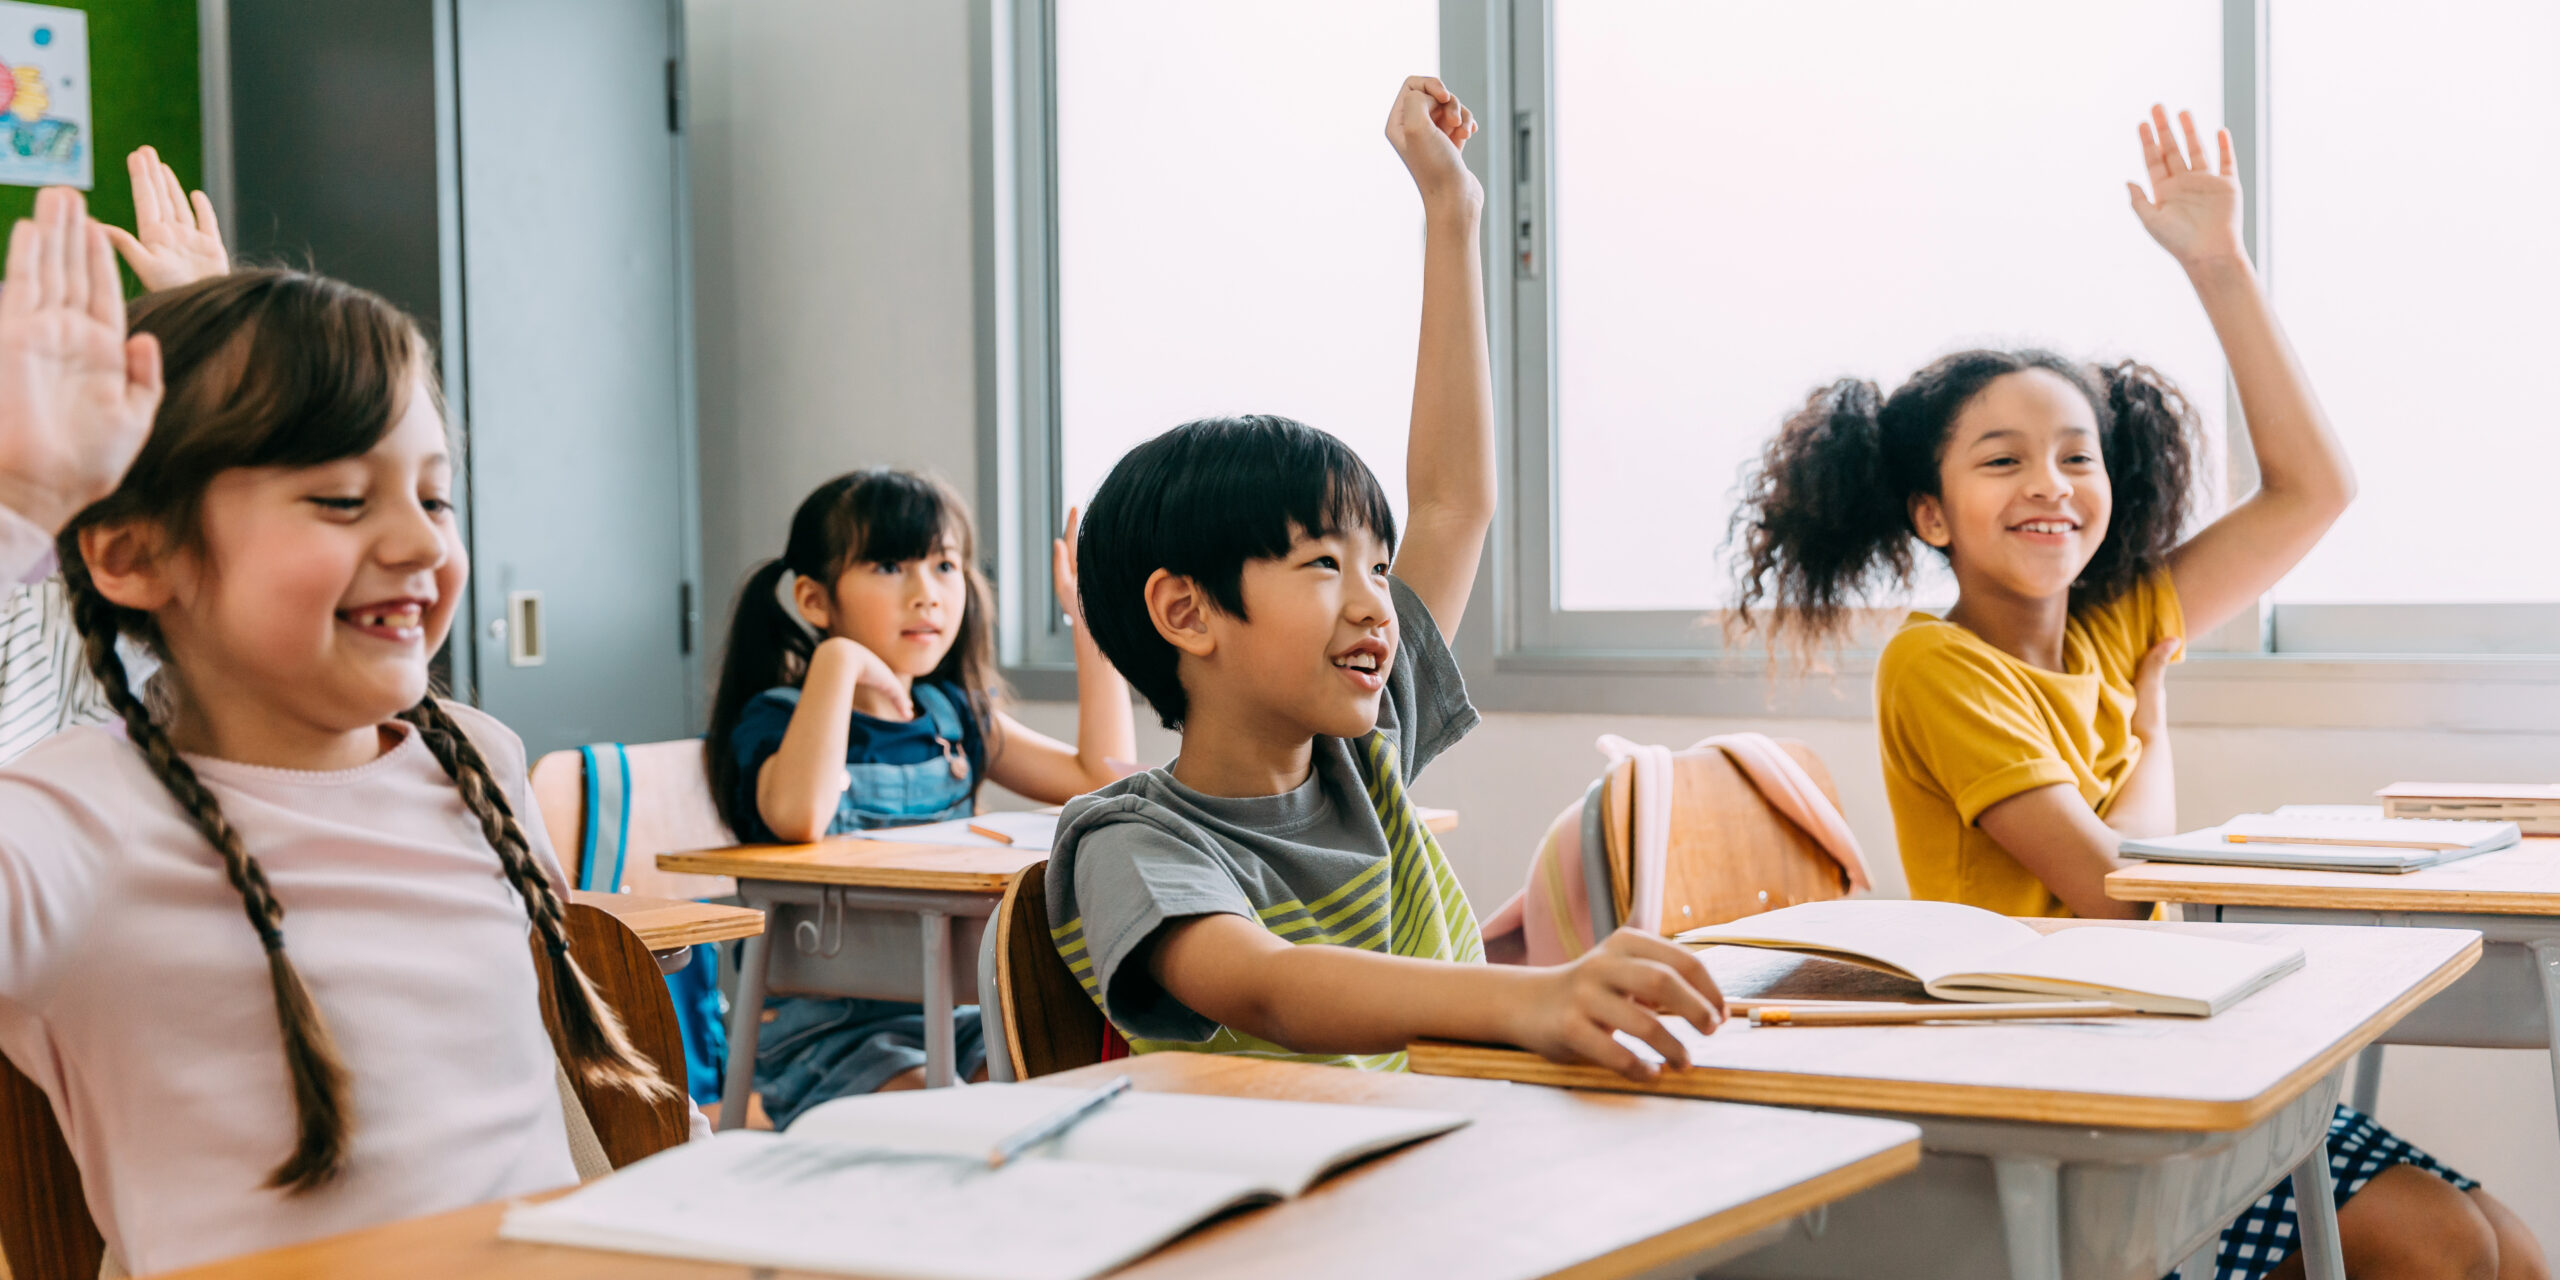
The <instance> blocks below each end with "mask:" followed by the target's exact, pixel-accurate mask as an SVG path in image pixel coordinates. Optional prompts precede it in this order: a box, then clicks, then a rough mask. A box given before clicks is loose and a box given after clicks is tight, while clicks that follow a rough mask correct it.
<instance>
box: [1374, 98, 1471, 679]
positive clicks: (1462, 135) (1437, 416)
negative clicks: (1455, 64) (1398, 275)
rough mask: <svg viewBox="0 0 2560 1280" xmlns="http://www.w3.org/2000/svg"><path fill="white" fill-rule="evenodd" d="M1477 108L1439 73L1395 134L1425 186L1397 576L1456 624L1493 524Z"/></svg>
mask: <svg viewBox="0 0 2560 1280" xmlns="http://www.w3.org/2000/svg"><path fill="white" fill-rule="evenodd" d="M1475 131H1476V122H1475V116H1474V115H1473V114H1471V113H1470V112H1468V110H1467V109H1466V107H1465V106H1463V105H1461V104H1460V103H1459V101H1458V99H1457V97H1456V96H1455V95H1453V94H1451V93H1450V92H1449V90H1448V89H1447V88H1446V87H1444V86H1443V85H1442V84H1441V83H1440V82H1439V81H1438V80H1436V79H1433V78H1432V77H1430V76H1415V77H1413V78H1412V79H1409V80H1407V81H1405V82H1404V88H1403V89H1401V90H1399V91H1397V94H1396V103H1395V107H1394V108H1393V109H1392V110H1391V111H1390V112H1389V113H1388V115H1387V141H1389V142H1391V143H1393V144H1395V149H1396V154H1397V155H1399V156H1402V157H1403V158H1404V163H1405V167H1406V168H1407V169H1409V170H1411V171H1412V173H1413V181H1414V185H1415V186H1416V187H1418V188H1420V189H1421V192H1422V212H1423V221H1424V224H1425V229H1426V233H1425V238H1424V242H1423V250H1422V342H1421V351H1420V354H1419V355H1418V356H1417V357H1416V359H1415V362H1414V371H1413V425H1412V428H1411V432H1410V436H1409V441H1408V443H1407V444H1406V446H1405V500H1406V512H1405V536H1404V545H1403V546H1402V547H1401V548H1400V549H1399V550H1398V551H1397V554H1396V561H1395V571H1396V576H1397V577H1399V578H1402V579H1404V581H1405V585H1407V586H1410V587H1412V588H1413V591H1414V594H1415V595H1418V596H1420V597H1422V603H1423V604H1425V605H1427V606H1429V607H1430V609H1431V616H1432V618H1433V619H1435V620H1437V621H1438V622H1439V624H1440V634H1441V635H1442V637H1444V638H1446V637H1450V636H1454V635H1456V634H1457V631H1458V619H1459V616H1460V615H1462V614H1464V613H1465V612H1466V609H1467V596H1468V594H1469V593H1470V592H1472V591H1473V590H1474V589H1475V581H1476V562H1477V561H1478V560H1479V559H1481V558H1482V556H1483V554H1484V539H1485V531H1486V530H1487V529H1488V528H1490V527H1491V526H1492V524H1493V505H1494V492H1495V489H1494V474H1493V364H1492V359H1491V357H1490V356H1489V355H1488V354H1487V353H1486V349H1485V342H1486V338H1485V327H1484V326H1485V320H1484V262H1483V255H1482V253H1481V251H1480V245H1479V240H1478V227H1479V224H1480V223H1481V221H1482V217H1483V213H1484V188H1483V187H1482V186H1480V185H1478V184H1477V182H1476V179H1475V175H1474V174H1472V173H1469V172H1467V166H1466V162H1465V160H1464V159H1463V158H1461V157H1460V155H1459V150H1460V149H1461V148H1462V147H1464V146H1465V145H1466V141H1467V139H1468V138H1470V137H1473V136H1474V135H1475Z"/></svg>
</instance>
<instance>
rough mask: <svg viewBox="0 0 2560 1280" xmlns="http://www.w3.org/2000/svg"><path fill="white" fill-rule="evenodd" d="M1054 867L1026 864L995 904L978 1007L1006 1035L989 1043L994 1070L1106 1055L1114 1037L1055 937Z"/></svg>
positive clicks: (1086, 1061)
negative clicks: (1052, 907)
mask: <svg viewBox="0 0 2560 1280" xmlns="http://www.w3.org/2000/svg"><path fill="white" fill-rule="evenodd" d="M1048 870H1049V866H1048V864H1047V863H1045V862H1035V863H1033V864H1031V865H1030V866H1028V867H1025V868H1023V869H1022V873H1021V874H1020V875H1017V876H1015V877H1014V878H1013V883H1012V884H1011V885H1009V886H1007V887H1006V888H1005V891H1004V900H1003V901H1002V902H1000V903H998V904H997V906H996V912H995V922H994V923H995V927H994V928H992V929H989V930H988V931H987V940H986V943H985V947H984V949H983V951H982V953H981V956H982V958H981V961H980V963H979V966H978V972H979V975H980V976H979V987H978V1003H979V1013H980V1014H981V1016H983V1017H984V1018H985V1019H986V1021H987V1024H988V1030H989V1031H991V1032H993V1033H994V1034H993V1035H992V1036H991V1037H990V1038H991V1040H996V1041H1001V1042H1002V1047H1001V1050H999V1048H998V1046H997V1045H996V1044H993V1043H991V1044H989V1045H988V1046H987V1050H988V1058H989V1067H990V1075H991V1076H992V1075H994V1071H993V1068H994V1067H996V1066H997V1065H999V1059H1000V1060H1001V1065H1003V1066H1006V1067H1008V1068H1010V1070H1011V1072H1012V1074H1011V1075H1010V1076H999V1077H996V1078H1002V1079H1013V1080H1029V1079H1031V1078H1033V1077H1035V1076H1045V1075H1049V1074H1051V1073H1053V1072H1059V1071H1065V1070H1068V1069H1070V1068H1073V1067H1084V1066H1091V1065H1092V1064H1094V1063H1097V1062H1100V1061H1102V1060H1103V1057H1104V1044H1105V1042H1106V1041H1108V1040H1109V1039H1110V1034H1109V1031H1108V1029H1107V1028H1106V1027H1105V1026H1104V1025H1103V1021H1102V1011H1101V1010H1099V1009H1096V1008H1094V1007H1093V998H1092V997H1090V996H1087V995H1086V994H1085V993H1084V984H1083V983H1081V982H1079V981H1077V980H1076V975H1075V973H1074V972H1073V971H1071V970H1069V969H1068V968H1067V962H1066V961H1065V960H1063V959H1061V958H1059V956H1058V947H1057V944H1056V943H1055V942H1053V941H1051V939H1050V937H1049V894H1048V888H1047V885H1048Z"/></svg>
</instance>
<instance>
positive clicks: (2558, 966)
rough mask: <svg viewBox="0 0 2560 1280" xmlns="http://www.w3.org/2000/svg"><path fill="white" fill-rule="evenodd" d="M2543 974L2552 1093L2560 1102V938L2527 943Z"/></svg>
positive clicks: (2535, 964)
mask: <svg viewBox="0 0 2560 1280" xmlns="http://www.w3.org/2000/svg"><path fill="white" fill-rule="evenodd" d="M2526 945H2527V946H2529V947H2531V948H2532V949H2533V967H2534V968H2535V969H2536V970H2537V971H2539V972H2540V973H2541V974H2542V1022H2543V1025H2544V1027H2545V1028H2547V1029H2548V1032H2549V1034H2550V1036H2551V1096H2552V1101H2553V1102H2554V1103H2555V1104H2560V939H2548V940H2544V941H2541V942H2532V943H2527V944H2526Z"/></svg>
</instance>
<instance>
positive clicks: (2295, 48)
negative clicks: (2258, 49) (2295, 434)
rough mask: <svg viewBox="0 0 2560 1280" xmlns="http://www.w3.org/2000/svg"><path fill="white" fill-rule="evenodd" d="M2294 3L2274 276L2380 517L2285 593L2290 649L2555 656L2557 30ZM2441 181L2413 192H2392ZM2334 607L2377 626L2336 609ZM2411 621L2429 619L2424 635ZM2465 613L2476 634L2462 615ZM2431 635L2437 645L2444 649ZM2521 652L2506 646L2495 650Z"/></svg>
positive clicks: (2369, 3) (2521, 6)
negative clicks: (2504, 621) (2550, 372)
mask: <svg viewBox="0 0 2560 1280" xmlns="http://www.w3.org/2000/svg"><path fill="white" fill-rule="evenodd" d="M2409 17H2410V15H2409V11H2408V10H2407V9H2406V8H2405V7H2401V6H2397V5H2387V4H2382V3H2376V2H2375V0H2275V3H2274V5H2273V8H2272V11H2271V13H2270V14H2269V19H2268V28H2269V45H2270V48H2269V59H2270V66H2269V71H2270V79H2271V81H2272V83H2273V84H2274V85H2275V87H2276V94H2277V102H2276V108H2277V109H2276V110H2274V111H2273V112H2272V126H2273V127H2272V139H2271V146H2270V148H2269V152H2268V156H2269V185H2270V186H2271V188H2272V191H2271V192H2270V200H2269V205H2268V212H2269V215H2270V217H2271V226H2270V228H2269V231H2270V236H2271V238H2272V240H2273V248H2274V253H2273V255H2272V261H2271V262H2270V264H2269V266H2270V268H2271V274H2272V276H2273V278H2274V283H2275V290H2276V298H2277V303H2278V305H2279V306H2280V307H2281V309H2282V311H2283V314H2284V317H2285V322H2286V324H2287V326H2288V327H2289V329H2290V331H2291V332H2292V335H2293V338H2294V342H2295V344H2296V345H2297V347H2298V348H2299V350H2300V352H2301V356H2302V360H2303V363H2304V364H2305V365H2306V366H2307V367H2308V368H2309V371H2310V373H2311V377H2312V382H2313V384H2314V385H2315V386H2317V387H2318V388H2319V390H2320V395H2321V399H2322V401H2323V402H2324V403H2325V404H2326V405H2327V406H2328V409H2329V413H2330V415H2331V417H2332V418H2333V419H2334V421H2335V422H2336V424H2337V427H2338V430H2339V432H2340V433H2341V434H2342V435H2343V436H2345V438H2346V442H2347V446H2348V449H2349V450H2350V452H2351V453H2352V454H2353V456H2354V458H2355V462H2356V472H2357V475H2358V478H2359V480H2360V481H2361V488H2362V496H2361V497H2360V498H2359V499H2358V501H2357V503H2356V505H2355V506H2354V507H2353V508H2351V509H2350V510H2349V511H2348V513H2347V515H2346V517H2345V518H2344V519H2343V520H2341V521H2340V522H2339V523H2338V526H2337V527H2336V528H2335V529H2333V530H2331V531H2330V533H2329V536H2328V537H2327V538H2326V539H2324V540H2323V541H2322V542H2321V544H2320V546H2319V548H2318V549H2317V550H2315V551H2313V552H2312V553H2311V556H2310V558H2309V559H2307V560H2305V561H2304V562H2303V564H2302V566H2301V567H2300V568H2298V569H2296V570H2295V571H2294V572H2293V574H2292V575H2291V576H2290V577H2288V578H2286V579H2285V581H2284V582H2283V583H2281V584H2279V585H2278V586H2277V587H2276V589H2275V591H2274V592H2273V593H2272V594H2273V599H2274V601H2275V603H2276V605H2277V614H2276V620H2275V629H2276V643H2277V647H2278V648H2280V649H2295V648H2331V649H2336V648H2367V649H2390V648H2400V647H2430V648H2439V649H2442V648H2452V647H2462V648H2486V649H2492V650H2496V649H2518V648H2522V649H2526V650H2539V651H2542V652H2550V651H2552V650H2553V649H2555V648H2560V632H2555V631H2554V630H2552V629H2551V628H2550V626H2549V625H2548V620H2549V611H2547V610H2535V611H2530V612H2529V613H2526V612H2525V611H2515V610H2509V611H2505V612H2508V613H2509V614H2510V615H2514V614H2518V613H2523V614H2524V617H2523V618H2518V619H2517V620H2518V621H2523V620H2525V619H2526V618H2533V619H2535V620H2537V621H2540V622H2541V623H2542V625H2539V626H2532V627H2530V628H2529V629H2528V630H2527V631H2526V632H2524V633H2516V632H2514V631H2513V630H2511V629H2508V628H2499V627H2496V626H2493V625H2489V624H2491V623H2493V622H2494V621H2495V620H2496V618H2497V616H2498V614H2499V612H2501V611H2497V610H2461V609H2443V608H2429V609H2426V610H2404V611H2402V613H2403V614H2404V619H2403V620H2404V621H2405V622H2408V623H2412V624H2414V623H2416V622H2418V621H2420V620H2421V619H2423V618H2426V617H2428V616H2432V618H2433V619H2434V620H2435V621H2436V622H2438V623H2444V622H2452V623H2455V624H2457V627H2458V629H2459V630H2460V631H2461V632H2462V633H2463V637H2462V638H2456V637H2448V636H2446V635H2445V634H2444V633H2443V632H2442V630H2441V629H2440V628H2439V627H2420V626H2413V625H2403V626H2383V625H2382V624H2386V623H2388V622H2389V621H2390V619H2387V618H2383V617H2377V616H2376V615H2375V613H2374V611H2373V610H2372V609H2371V608H2370V606H2374V605H2410V604H2425V605H2429V606H2445V605H2478V604H2493V605H2515V604H2518V603H2542V604H2548V603H2551V602H2560V556H2555V555H2554V554H2553V546H2552V538H2551V530H2550V520H2549V517H2548V507H2547V505H2546V504H2548V503H2549V501H2550V487H2551V481H2550V477H2551V474H2552V472H2553V469H2554V467H2555V466H2560V432H2555V431H2554V429H2553V427H2552V424H2551V423H2550V422H2549V421H2548V420H2547V419H2548V417H2549V413H2548V407H2547V397H2546V395H2545V394H2544V393H2543V391H2542V390H2541V387H2542V385H2543V383H2544V376H2543V371H2544V370H2545V369H2546V368H2547V366H2548V365H2549V364H2550V357H2551V353H2552V351H2553V350H2555V349H2560V311H2555V310H2554V309H2553V307H2552V304H2551V299H2552V297H2553V295H2554V294H2555V293H2560V241H2555V240H2554V239H2553V237H2552V235H2551V230H2550V226H2549V222H2550V217H2549V210H2550V209H2551V207H2552V206H2553V204H2555V203H2560V67H2556V66H2554V65H2553V63H2552V61H2551V59H2550V57H2549V56H2548V52H2549V50H2551V49H2552V48H2554V47H2555V46H2560V10H2555V9H2554V8H2553V7H2552V6H2551V5H2549V4H2546V3H2539V2H2537V0H2467V2H2466V3H2463V4H2459V5H2452V6H2447V7H2445V8H2444V9H2441V10H2434V11H2430V13H2429V15H2428V18H2427V20H2426V21H2424V22H2412V21H2410V20H2409ZM2411 165H2415V166H2418V167H2420V168H2422V170H2423V172H2425V173H2426V174H2427V175H2429V176H2428V177H2427V178H2426V179H2424V180H2423V182H2422V183H2419V184H2410V183H2408V182H2406V181H2405V180H2404V179H2401V178H2395V177H2393V176H2391V175H2392V174H2393V173H2395V172H2397V173H2401V174H2407V173H2411V172H2412V169H2411V168H2410V167H2409V166H2411ZM2324 605H2356V606H2367V608H2364V609H2322V608H2317V607H2302V608H2296V607H2294V606H2324ZM2405 615H2416V616H2405ZM2466 615H2468V616H2467V617H2466ZM2429 632H2433V633H2434V634H2432V635H2430V634H2427V633H2429ZM2501 632H2505V634H2500V633H2501Z"/></svg>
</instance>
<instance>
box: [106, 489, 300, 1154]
mask: <svg viewBox="0 0 2560 1280" xmlns="http://www.w3.org/2000/svg"><path fill="white" fill-rule="evenodd" d="M66 541H67V539H66ZM63 577H64V579H65V580H66V581H67V582H68V584H69V586H70V588H71V616H72V622H73V624H74V625H75V626H77V627H78V628H79V630H80V637H81V641H82V643H83V644H84V645H85V646H86V648H87V656H88V660H89V672H90V674H91V675H93V676H95V677H97V681H98V687H99V688H101V689H103V690H105V691H106V695H107V705H109V706H111V707H113V708H115V712H116V714H117V715H118V716H119V717H121V718H122V719H123V721H124V729H125V736H126V737H128V738H130V739H131V740H132V741H133V745H134V749H135V750H137V751H140V752H141V753H142V758H143V760H144V762H146V763H148V764H149V765H150V766H151V772H152V773H153V774H154V775H155V776H157V777H158V778H159V779H160V784H161V785H162V786H164V787H167V788H168V789H169V794H170V795H171V796H174V797H176V799H177V801H178V807H179V808H181V809H183V810H185V811H186V815H187V820H188V821H189V822H192V823H194V824H195V828H196V830H197V831H198V832H199V833H201V834H202V835H203V836H204V838H205V842H206V843H208V844H210V845H212V846H213V847H214V850H215V852H217V853H220V854H221V855H222V866H223V870H224V871H225V872H226V873H227V874H228V875H229V876H230V879H231V887H232V888H233V889H235V890H237V891H238V892H239V894H240V905H241V907H242V908H243V909H244V910H246V911H247V912H248V915H249V925H250V927H251V928H253V929H256V930H257V931H258V942H259V945H261V946H263V947H264V948H265V949H266V953H267V978H268V981H269V983H270V984H271V985H272V986H273V987H274V988H275V999H276V1022H277V1023H278V1024H279V1025H280V1026H281V1028H282V1029H283V1032H284V1060H285V1069H286V1071H287V1073H288V1074H289V1075H290V1076H291V1078H292V1081H293V1112H294V1142H293V1154H291V1155H289V1156H286V1157H285V1160H284V1163H282V1164H279V1165H277V1166H276V1168H275V1172H273V1173H271V1174H268V1175H267V1185H268V1186H271V1187H281V1188H283V1189H284V1190H285V1191H286V1192H288V1193H290V1194H294V1195H299V1194H301V1193H303V1192H306V1191H311V1190H315V1189H317V1188H319V1187H323V1186H326V1185H328V1183H329V1182H330V1181H332V1180H333V1179H335V1178H336V1177H337V1176H338V1175H339V1174H340V1173H342V1172H344V1171H345V1169H346V1162H347V1132H348V1130H349V1128H350V1127H351V1123H350V1119H349V1116H348V1114H347V1087H348V1086H347V1066H346V1060H345V1059H344V1058H343V1057H342V1056H341V1055H340V1054H339V1052H338V1042H337V1039H336V1038H335V1037H334V1036H332V1035H330V1034H329V1024H328V1023H327V1022H325V1021H323V1020H322V1019H321V1017H320V1007H319V1006H318V1005H317V1004H315V1003H313V1002H312V999H311V989H310V988H309V987H308V986H305V985H304V984H303V981H302V975H301V974H300V973H298V972H296V971H295V970H294V967H293V960H292V959H291V958H290V957H288V956H287V955H286V954H285V949H284V904H282V903H280V902H278V901H276V897H275V892H274V890H272V889H271V888H269V887H268V885H267V873H266V872H265V871H264V870H263V869H261V868H260V867H259V866H258V860H257V859H256V858H253V857H250V856H249V851H248V850H247V849H246V848H244V847H243V846H242V845H241V843H240V833H239V832H237V831H235V830H233V829H232V827H231V823H230V821H229V820H228V819H226V818H224V817H223V816H222V806H221V805H220V804H218V803H216V802H215V800H214V797H213V793H212V792H211V791H209V790H207V789H206V788H205V785H204V783H203V781H202V780H201V779H199V778H197V777H196V771H195V770H194V768H192V767H190V766H189V765H188V764H187V762H186V760H185V759H183V758H181V757H180V756H179V755H178V751H177V748H176V747H175V746H173V745H171V743H170V742H169V735H168V734H167V733H166V732H164V731H163V730H162V729H161V728H160V726H159V724H158V723H157V722H155V721H153V720H152V718H151V712H150V710H149V709H148V708H146V707H145V706H144V705H143V703H142V699H140V698H138V697H136V696H134V692H133V686H132V684H131V682H130V681H129V680H127V678H126V676H125V669H124V659H123V658H122V657H120V656H119V655H118V654H117V653H116V635H117V632H118V630H119V627H118V619H117V614H118V612H119V610H118V609H117V607H116V606H115V605H114V604H113V603H111V602H109V601H108V600H107V598H106V597H105V596H103V595H100V594H99V593H98V588H97V584H96V583H94V582H93V581H91V580H90V577H89V571H88V566H87V565H86V564H85V563H83V562H82V561H81V559H80V558H79V556H78V555H76V554H74V555H69V556H65V557H64V558H63Z"/></svg>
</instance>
